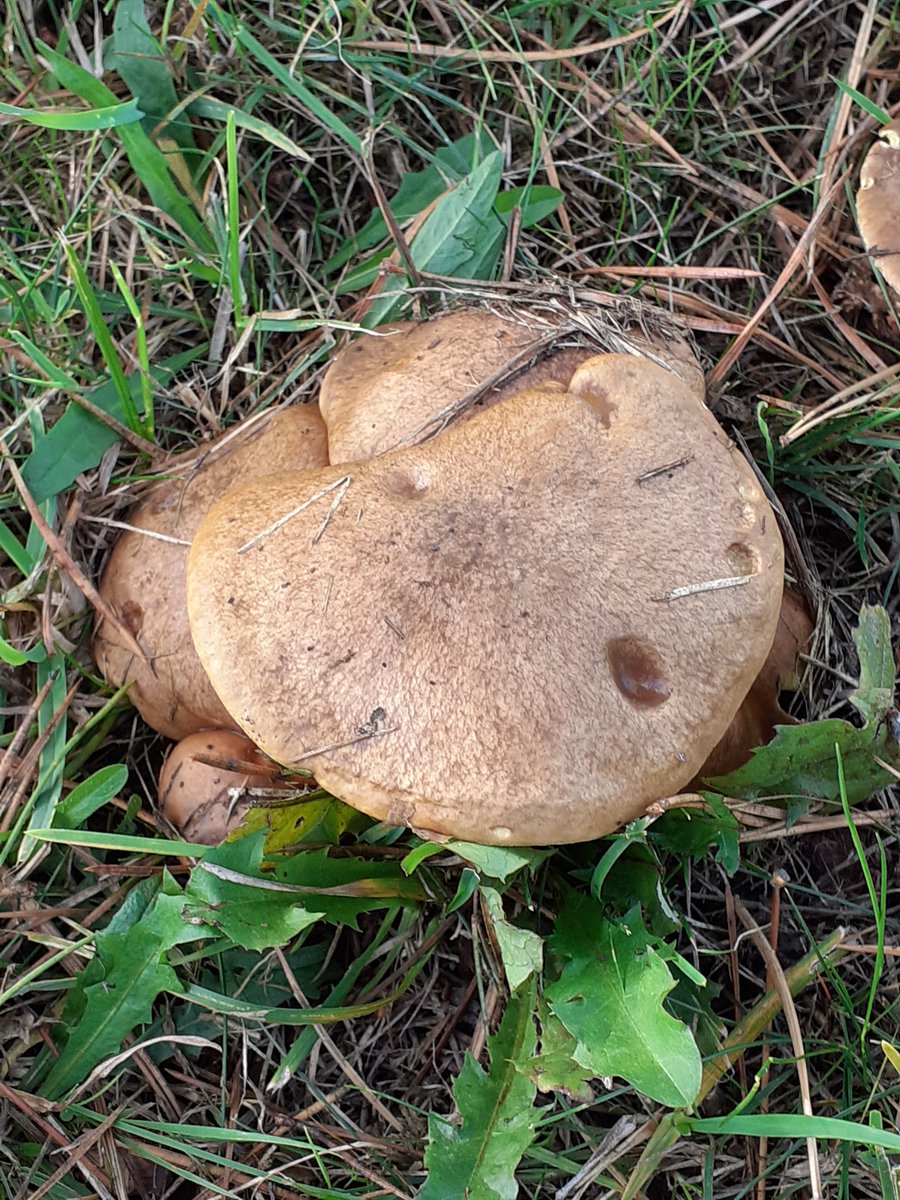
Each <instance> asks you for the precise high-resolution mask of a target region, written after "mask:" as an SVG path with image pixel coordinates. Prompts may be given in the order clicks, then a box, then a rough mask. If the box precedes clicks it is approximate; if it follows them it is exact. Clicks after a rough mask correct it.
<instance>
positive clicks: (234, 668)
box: [98, 309, 783, 845]
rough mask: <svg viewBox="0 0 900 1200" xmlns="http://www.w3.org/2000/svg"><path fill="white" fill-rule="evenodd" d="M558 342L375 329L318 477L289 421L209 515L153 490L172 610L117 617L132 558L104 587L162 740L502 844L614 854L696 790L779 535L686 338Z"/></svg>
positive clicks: (178, 496) (452, 323)
mask: <svg viewBox="0 0 900 1200" xmlns="http://www.w3.org/2000/svg"><path fill="white" fill-rule="evenodd" d="M567 334H568V335H570V334H571V330H568V331H566V330H560V329H559V328H554V327H553V324H552V322H546V323H545V324H544V325H541V326H537V327H536V326H535V323H534V322H533V321H532V322H530V323H526V322H525V321H523V320H522V318H521V317H520V316H519V315H518V314H514V313H513V314H511V313H510V312H508V311H504V312H499V313H498V312H488V311H485V310H481V309H478V310H463V311H457V312H453V313H450V314H448V315H445V316H443V317H439V318H437V319H435V320H433V321H430V322H424V323H418V324H412V323H407V324H403V325H400V326H392V327H388V328H387V329H385V330H379V331H376V333H375V334H374V335H368V336H367V337H366V338H365V339H363V340H359V341H356V342H352V343H351V344H350V345H349V346H348V347H346V348H345V349H344V350H343V351H342V352H341V353H340V354H339V355H338V356H337V357H336V359H335V361H334V362H333V364H332V366H331V367H330V368H329V371H328V373H327V375H326V377H325V380H324V383H323V387H322V391H321V397H320V404H321V412H322V417H323V418H324V428H325V429H326V430H327V459H328V461H329V464H330V465H325V464H324V459H325V457H326V446H325V443H324V440H323V437H322V436H320V435H318V434H312V433H311V432H310V431H309V430H307V433H306V434H305V435H304V436H303V438H301V439H300V443H299V445H297V446H291V445H289V444H288V443H289V440H290V439H289V437H288V434H287V432H284V433H281V432H280V431H277V430H276V434H275V437H276V441H277V446H276V445H275V443H274V442H273V448H272V451H271V452H269V451H268V450H267V451H265V452H263V451H261V450H260V451H259V454H258V462H260V463H262V470H261V471H260V470H258V469H256V468H253V469H251V468H250V467H249V466H247V465H246V464H245V463H244V461H243V460H238V459H236V458H235V457H234V456H235V455H236V454H238V453H239V451H238V450H237V449H235V450H233V451H232V452H231V455H230V456H229V457H230V459H231V461H232V463H234V464H235V466H234V467H233V468H232V469H230V470H229V469H228V468H224V474H223V481H224V482H225V484H226V486H225V487H223V488H222V491H223V492H224V494H223V495H221V498H215V497H214V496H213V491H214V490H215V489H214V488H213V487H212V485H211V486H210V488H209V489H208V490H207V489H205V488H204V489H202V495H201V489H199V488H197V486H196V480H197V477H196V476H195V477H194V479H193V483H192V484H188V486H187V487H185V482H186V480H185V476H184V474H183V473H181V474H180V475H179V479H178V481H177V482H176V481H170V482H169V483H167V484H166V485H164V488H163V489H162V496H163V500H164V504H163V505H162V508H163V511H164V512H165V513H166V514H172V513H174V512H177V513H178V514H180V515H179V520H180V522H181V524H178V523H176V522H175V519H174V517H172V516H169V517H168V518H167V521H166V523H165V528H164V532H166V533H169V531H170V530H172V531H174V536H177V537H180V538H181V539H182V542H188V541H190V542H191V546H190V552H189V555H188V554H187V547H186V546H185V545H183V544H181V543H178V544H177V545H176V546H174V547H173V545H172V543H164V545H165V548H166V553H167V554H169V553H171V554H173V557H172V558H171V559H169V560H168V567H167V568H166V569H167V570H168V572H169V580H170V586H169V588H168V592H167V595H166V599H165V602H164V604H165V609H166V612H165V613H161V615H160V616H159V617H156V616H154V618H153V621H152V623H151V622H150V619H149V618H148V616H147V615H146V614H147V597H148V593H149V583H148V581H147V580H145V581H144V582H145V584H147V586H142V585H141V584H140V583H139V584H138V585H137V586H136V588H135V590H134V592H133V594H129V597H128V598H127V599H128V600H129V601H130V603H132V604H136V605H138V606H139V608H140V610H141V614H142V617H141V619H140V620H128V612H129V609H128V608H127V602H126V600H124V599H123V592H122V591H121V583H120V582H117V581H116V579H115V578H114V577H113V575H112V572H113V571H114V569H115V570H116V573H117V575H118V574H120V572H118V564H117V562H116V558H117V556H118V558H119V559H120V560H121V561H124V560H125V559H126V556H127V557H128V561H130V562H131V563H132V564H134V563H138V562H141V561H142V553H141V549H142V547H141V545H140V544H136V545H135V547H134V548H133V549H132V550H131V551H128V550H124V551H123V550H121V549H120V548H117V551H116V552H115V554H114V556H113V560H111V563H110V567H109V568H108V571H107V577H106V578H105V579H104V590H105V595H106V598H107V600H108V601H109V602H110V603H112V604H113V606H114V607H115V608H116V609H117V611H118V612H119V613H120V614H122V615H124V616H125V617H126V620H128V624H129V628H131V630H132V632H133V633H134V634H135V636H136V638H137V639H138V642H139V643H140V644H141V645H142V646H145V647H146V649H147V651H148V659H149V664H150V665H149V668H147V669H144V673H143V675H141V676H140V678H139V677H138V675H137V674H136V672H138V671H139V668H138V666H137V665H136V664H134V663H133V662H131V663H130V664H129V668H128V669H129V670H130V671H131V672H132V673H133V674H134V678H135V688H134V689H133V690H134V691H136V692H137V693H138V694H137V695H136V696H135V699H136V701H139V702H140V701H141V700H143V701H144V704H145V707H144V708H143V709H142V712H144V715H145V716H147V719H148V720H149V721H150V723H151V724H153V723H154V722H153V721H152V720H151V719H150V715H148V711H146V710H148V706H147V704H146V696H147V695H148V694H149V692H150V690H151V686H150V685H151V682H152V683H154V684H155V683H159V684H160V685H161V686H162V691H163V692H166V689H168V693H167V695H166V698H165V700H164V701H163V703H162V704H161V705H159V706H158V710H157V711H161V712H162V713H163V719H164V720H165V721H166V726H165V728H164V729H163V731H164V732H167V733H169V734H170V736H183V735H184V733H185V732H189V731H191V730H188V729H187V726H188V725H190V724H191V721H193V722H195V723H194V726H193V729H194V730H196V729H197V728H202V727H203V723H208V724H214V725H219V726H223V725H224V726H228V727H231V728H232V729H239V730H241V731H243V733H244V734H245V735H246V736H247V737H248V738H249V739H250V742H251V743H252V745H253V746H255V747H258V748H259V749H260V750H261V751H262V752H263V753H264V754H265V755H267V756H269V758H271V759H272V760H274V762H275V763H278V764H280V765H281V766H283V767H285V768H288V769H290V770H298V769H299V770H305V771H309V772H311V773H312V775H313V776H314V777H315V779H316V780H317V781H318V783H319V784H320V785H321V786H323V787H325V788H326V789H328V790H329V791H330V792H332V793H333V794H334V795H336V796H338V797H340V798H341V799H343V800H345V801H347V802H348V803H349V804H352V805H354V806H355V807H357V808H360V809H362V810H363V811H365V812H367V813H369V814H371V815H372V816H374V817H376V818H379V819H383V820H386V821H389V822H392V823H395V824H403V825H407V826H410V827H412V828H414V829H416V830H417V831H419V832H421V833H423V834H425V835H427V836H432V837H446V836H454V837H461V838H466V839H468V840H471V841H477V842H483V843H494V844H502V843H506V844H513V845H528V844H544V843H552V842H572V841H580V840H586V839H589V838H593V837H597V836H600V835H602V834H604V833H608V832H609V831H611V830H612V829H614V828H616V826H618V825H620V824H621V823H623V822H624V821H627V820H630V819H632V818H633V817H635V816H637V815H639V814H640V813H641V812H643V811H644V810H645V809H646V808H647V807H648V805H650V804H651V803H653V802H654V801H656V800H659V799H662V798H664V797H666V796H669V795H672V794H673V793H675V792H677V791H679V790H681V789H682V788H683V787H684V786H685V785H686V784H687V783H688V782H689V781H690V780H691V779H692V778H694V777H695V776H696V775H697V774H698V773H700V772H702V771H703V770H704V764H705V762H706V761H707V759H708V758H709V756H710V755H712V754H713V752H714V751H716V748H717V746H718V745H719V743H720V742H722V741H723V739H726V741H727V738H728V733H729V727H730V726H731V725H732V722H733V721H735V719H737V721H738V723H740V720H741V717H740V715H739V714H740V711H741V710H742V705H745V704H746V703H749V698H748V694H749V693H751V690H752V688H753V685H754V681H756V680H757V679H758V678H763V677H764V676H765V670H764V669H765V666H766V663H767V658H768V656H769V655H770V651H771V650H772V648H773V639H774V637H775V632H776V627H777V626H778V623H779V614H780V612H781V604H782V582H783V550H782V543H781V538H780V535H779V532H778V527H777V523H776V520H775V517H774V514H773V512H772V510H771V508H770V507H769V505H768V502H767V501H766V499H765V496H764V495H763V492H762V490H761V488H760V486H759V484H758V483H757V481H756V479H755V477H754V474H753V472H752V470H751V468H750V467H749V466H748V464H747V463H746V461H745V460H744V459H743V457H742V456H741V455H740V453H739V452H738V451H737V449H736V447H735V446H734V445H733V444H732V443H731V442H730V441H729V440H728V438H727V437H726V436H725V434H724V432H723V431H722V430H721V428H720V427H719V426H718V424H717V422H716V421H715V419H714V418H713V417H712V415H711V414H710V413H709V411H708V410H707V408H706V407H705V404H704V403H703V390H702V373H701V372H700V369H699V366H698V365H697V364H696V361H695V360H694V359H693V357H692V355H691V354H690V352H689V351H688V349H687V347H686V346H685V345H684V343H681V342H678V341H675V342H673V341H672V340H671V339H662V338H659V337H657V336H654V335H648V334H647V333H646V332H645V331H641V330H636V331H633V333H632V334H631V335H630V336H629V337H627V338H624V339H623V338H622V337H619V336H618V335H617V340H615V341H613V342H612V343H611V344H607V345H601V346H598V345H597V344H596V342H591V341H590V339H587V338H584V337H580V338H579V337H572V336H567ZM626 348H627V350H628V352H627V353H623V352H618V353H616V352H610V351H614V350H616V349H618V350H620V351H621V350H623V349H626ZM598 350H603V351H606V352H604V353H598ZM292 412H296V410H293V409H291V410H287V412H285V413H283V414H281V419H284V418H285V417H287V416H288V414H289V413H292ZM313 414H315V409H307V419H308V420H311V419H312V416H313ZM316 419H318V418H317V416H316ZM261 442H262V434H260V436H259V439H258V442H257V446H259V445H260V444H261ZM304 454H307V455H309V458H310V460H311V461H310V460H307V461H304ZM206 469H207V470H212V467H211V466H209V467H207V468H206ZM240 485H243V486H240ZM192 487H193V488H194V497H193V499H194V500H196V502H197V503H196V506H192V505H191V503H190V500H191V489H192ZM151 499H152V498H151ZM156 503H157V509H159V508H160V502H159V497H158V496H157V502H156ZM148 519H149V518H148V516H147V514H145V513H143V512H139V513H138V514H135V517H134V518H133V524H135V525H136V526H139V527H140V528H142V529H147V528H148V526H147V525H146V524H145V523H144V522H145V521H147V520H148ZM157 519H158V520H159V519H161V518H157ZM154 528H155V529H157V531H159V530H160V527H159V525H157V526H154ZM140 536H141V535H139V534H129V535H127V537H129V538H132V537H138V538H139V537H140ZM123 540H124V539H123ZM153 553H154V554H159V553H161V551H160V550H159V549H158V548H154V550H153ZM186 555H187V559H186V566H185V556H186ZM185 579H186V585H185ZM185 594H186V612H187V617H188V618H189V622H190V636H189V637H188V636H186V635H185V633H184V631H185V630H186V624H185V617H184V612H185V603H184V596H185ZM176 609H177V610H178V611H177V613H176ZM131 611H134V610H131ZM167 620H168V622H169V626H170V628H171V629H172V630H173V631H174V633H175V635H176V636H177V642H176V639H175V637H169V638H167V636H166V635H165V633H164V631H165V629H166V621H167ZM148 631H149V633H148ZM110 638H111V635H110V634H109V633H106V632H104V631H103V630H102V629H101V636H100V637H99V639H98V653H100V651H99V646H100V645H102V644H103V643H107V645H108V642H109V640H110ZM102 653H103V656H104V657H103V659H102V660H101V665H102V666H103V667H104V670H106V671H107V674H108V677H110V678H113V679H114V681H115V682H119V681H120V679H121V678H122V677H123V670H122V666H121V663H122V662H123V659H122V658H121V657H120V658H118V659H117V661H118V663H119V666H118V667H116V668H115V672H116V673H113V669H112V668H110V667H109V665H108V664H109V663H110V662H112V661H113V657H114V656H113V654H112V652H111V651H110V650H109V648H107V649H105V650H104V651H102ZM123 653H124V651H123V650H122V649H121V648H117V649H116V654H117V655H121V654H123ZM179 664H180V665H179ZM148 672H149V677H148ZM761 672H762V673H763V675H762V676H761ZM770 674H771V671H770ZM776 674H783V671H781V669H780V668H777V669H776ZM187 676H190V679H191V684H192V687H194V688H196V687H197V686H198V685H199V686H201V688H202V689H203V690H204V695H205V689H207V688H209V689H210V692H211V694H212V696H213V703H212V704H209V703H207V702H206V701H207V700H208V696H207V697H206V699H205V700H204V703H202V704H201V703H199V702H198V701H196V700H195V699H193V698H190V699H189V698H187V697H193V696H194V695H195V692H186V691H185V687H184V685H185V681H186V677H187ZM772 678H774V676H772ZM757 686H759V685H757ZM766 686H774V685H766ZM188 714H189V719H188ZM223 714H224V715H223ZM152 715H154V716H155V715H156V714H155V713H154V714H152ZM177 718H185V719H177ZM198 720H199V721H200V722H201V724H200V725H197V724H196V721H198ZM744 725H745V726H746V725H747V721H746V719H745V720H744ZM155 727H156V728H162V726H161V724H159V723H157V724H156V725H155ZM736 736H737V741H738V742H740V741H741V740H742V738H743V736H744V734H743V733H739V734H738V735H736ZM734 741H735V735H734V733H733V731H732V743H733V742H734ZM722 753H723V754H726V757H727V755H730V756H731V757H732V758H734V757H735V754H736V753H737V756H738V757H740V754H741V749H740V747H737V749H736V747H735V745H734V744H732V745H730V746H727V747H726V748H725V749H724V750H723V751H722ZM744 756H746V752H744ZM241 757H242V758H243V759H244V764H243V765H244V766H245V767H246V766H247V764H248V763H249V762H253V761H256V760H255V759H252V758H251V756H250V755H248V754H244V755H242V756H241ZM712 761H724V759H720V760H712Z"/></svg>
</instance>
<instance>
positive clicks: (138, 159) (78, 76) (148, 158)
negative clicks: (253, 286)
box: [41, 45, 215, 278]
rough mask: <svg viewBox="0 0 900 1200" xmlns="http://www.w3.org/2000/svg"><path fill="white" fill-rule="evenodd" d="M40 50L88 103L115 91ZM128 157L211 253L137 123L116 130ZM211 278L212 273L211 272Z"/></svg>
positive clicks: (208, 238) (203, 231) (110, 97)
mask: <svg viewBox="0 0 900 1200" xmlns="http://www.w3.org/2000/svg"><path fill="white" fill-rule="evenodd" d="M41 53H42V54H43V55H44V57H45V58H46V60H47V62H48V63H49V65H50V69H51V70H52V71H53V73H54V75H55V76H56V77H57V79H58V80H59V82H60V83H61V84H62V86H63V87H65V88H68V90H69V91H70V92H74V93H75V95H76V96H80V97H81V98H82V100H86V101H87V102H88V103H89V104H95V105H108V104H110V103H111V102H113V101H114V100H115V98H116V97H115V95H114V94H113V92H111V91H110V90H109V88H107V87H106V86H105V85H104V84H102V83H101V82H100V80H99V79H95V78H94V76H93V75H91V74H90V72H89V71H85V70H84V69H83V68H82V67H79V66H77V65H76V64H75V63H73V62H70V61H69V60H68V59H67V58H64V57H63V55H61V54H58V53H57V52H56V51H55V50H53V49H51V47H50V46H45V45H42V46H41ZM117 132H118V135H119V137H120V138H121V139H122V145H123V146H124V148H125V153H126V154H127V155H128V161H129V162H130V163H131V166H132V168H133V169H134V171H135V173H136V175H137V177H138V178H139V179H140V181H141V183H142V184H143V185H144V187H145V188H146V189H147V192H148V194H149V196H150V199H151V200H152V201H153V203H154V204H155V205H156V207H157V208H159V209H161V211H162V212H164V213H165V214H166V216H168V217H170V218H171V220H172V221H174V223H175V224H176V225H177V226H178V227H179V228H180V229H181V230H182V231H183V232H184V233H185V234H186V235H187V237H188V238H190V240H191V241H192V242H193V243H194V245H195V246H197V248H198V249H199V250H201V251H202V252H203V253H204V254H213V253H214V251H215V242H214V241H213V237H212V234H211V233H210V232H209V230H208V229H207V228H206V226H205V225H204V224H203V222H202V221H201V220H200V218H199V217H198V216H197V213H196V211H195V210H194V208H193V206H192V205H191V203H190V201H189V200H188V199H187V198H186V197H185V196H184V194H183V193H182V192H181V191H180V190H179V188H178V187H177V186H176V184H175V181H174V179H173V177H172V173H171V171H170V170H169V166H168V163H167V162H166V156H165V155H164V154H163V153H162V151H161V150H159V149H158V147H156V146H155V145H154V144H153V142H152V141H151V140H150V138H149V137H148V136H147V134H146V132H145V131H144V129H142V128H141V126H140V125H139V124H135V125H126V126H122V127H121V128H119V129H118V130H117ZM213 278H215V275H213Z"/></svg>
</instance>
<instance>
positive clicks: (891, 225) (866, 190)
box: [856, 121, 900, 292]
mask: <svg viewBox="0 0 900 1200" xmlns="http://www.w3.org/2000/svg"><path fill="white" fill-rule="evenodd" d="M878 137H879V140H878V141H877V142H875V144H874V145H873V146H872V149H871V150H870V151H869V153H868V154H867V155H866V158H865V161H864V162H863V165H862V168H861V170H860V173H859V191H858V192H857V195H856V215H857V218H858V221H859V231H860V233H861V234H862V239H863V241H864V242H865V244H866V249H867V250H868V251H869V253H870V254H871V256H872V258H873V260H874V262H875V263H876V264H877V266H878V269H879V270H880V271H881V273H882V275H884V277H885V279H886V280H887V281H888V283H889V284H890V285H891V287H892V288H894V290H895V291H897V292H900V121H892V122H891V123H890V125H885V127H884V128H883V129H881V130H880V131H879V135H878Z"/></svg>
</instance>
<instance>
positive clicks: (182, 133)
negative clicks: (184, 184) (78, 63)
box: [105, 0, 194, 150]
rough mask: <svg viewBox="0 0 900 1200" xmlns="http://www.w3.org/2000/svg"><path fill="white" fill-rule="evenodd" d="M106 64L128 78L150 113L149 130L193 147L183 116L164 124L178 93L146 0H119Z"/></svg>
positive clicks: (146, 124) (131, 87)
mask: <svg viewBox="0 0 900 1200" xmlns="http://www.w3.org/2000/svg"><path fill="white" fill-rule="evenodd" d="M105 66H106V68H107V70H109V71H115V72H116V73H117V74H118V75H119V76H120V77H121V78H122V79H124V80H125V83H126V84H127V85H128V90H129V91H130V92H131V94H132V96H134V98H135V100H136V101H137V103H138V104H139V105H140V106H141V108H142V109H143V110H144V112H145V113H146V114H147V117H148V120H147V121H145V123H144V128H145V130H146V131H147V133H148V134H149V133H151V132H153V133H154V136H155V137H157V138H158V137H159V136H160V134H163V135H164V136H168V137H171V138H174V140H175V141H176V142H177V143H178V145H179V146H180V147H181V148H182V149H183V150H193V149H194V137H193V134H192V133H191V128H190V125H188V124H187V123H186V122H185V121H184V120H183V119H182V120H180V121H179V120H176V121H172V122H168V121H166V122H165V123H164V124H163V122H164V118H165V117H166V116H167V115H168V114H169V113H170V112H172V111H173V110H174V109H175V108H177V106H178V96H177V94H176V92H175V84H174V83H173V82H172V76H171V75H170V74H169V69H168V67H167V66H166V61H165V58H164V56H163V53H162V50H161V49H160V45H159V42H158V41H157V40H156V38H155V37H154V36H153V32H152V30H151V29H150V26H149V24H148V23H147V15H146V13H145V11H144V0H117V3H116V7H115V10H114V12H113V32H112V37H111V38H110V41H109V46H108V49H107V53H106V61H105ZM161 126H162V127H161Z"/></svg>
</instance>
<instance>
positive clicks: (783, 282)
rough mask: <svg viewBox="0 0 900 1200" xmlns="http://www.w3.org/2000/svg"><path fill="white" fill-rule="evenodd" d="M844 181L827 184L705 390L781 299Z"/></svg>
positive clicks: (717, 380) (721, 377)
mask: <svg viewBox="0 0 900 1200" xmlns="http://www.w3.org/2000/svg"><path fill="white" fill-rule="evenodd" d="M845 178H846V172H845V173H844V174H843V175H841V176H840V178H838V179H836V180H835V181H834V183H833V184H832V185H831V187H830V188H829V190H828V194H827V195H826V196H825V198H824V200H823V203H822V204H821V205H820V206H819V209H818V210H817V212H816V213H815V215H814V216H813V218H812V220H811V221H810V222H809V224H808V225H807V226H806V229H804V231H803V233H802V234H801V236H800V238H799V239H798V241H797V245H796V246H795V247H794V249H793V252H792V253H791V256H790V258H789V259H788V260H787V262H786V263H785V265H784V269H783V270H782V272H781V274H780V275H779V276H778V278H777V279H776V280H775V283H774V284H773V286H772V290H771V291H770V292H769V294H768V295H767V296H766V298H765V300H763V302H762V304H760V306H759V308H758V309H757V310H756V312H755V313H754V314H753V316H752V317H751V318H750V320H749V321H748V322H747V324H746V325H745V326H744V328H743V329H742V330H741V332H740V333H739V334H738V336H737V337H736V338H735V339H734V341H733V342H732V343H731V345H730V346H729V347H728V349H727V350H726V351H725V353H724V354H723V355H722V357H721V358H720V359H719V361H718V362H717V363H716V365H715V366H714V367H713V369H712V370H711V371H710V373H709V375H708V376H707V379H706V386H707V388H708V389H709V391H711V392H712V391H715V390H716V389H717V388H720V387H721V386H722V384H723V383H724V381H725V378H726V377H727V375H728V373H729V372H730V371H731V368H732V367H733V366H734V364H735V363H736V362H737V360H738V359H739V358H740V356H741V355H742V354H743V352H744V350H745V349H746V346H747V343H748V342H749V341H750V339H751V338H752V337H753V334H754V333H755V331H756V327H757V326H758V325H759V324H760V322H761V321H762V319H763V317H764V316H765V315H766V313H767V312H768V311H769V309H770V308H771V307H772V306H773V304H774V303H775V301H776V300H778V298H779V297H780V296H781V293H782V292H783V291H784V289H785V288H786V287H787V285H788V283H789V282H790V280H791V279H792V278H793V276H794V272H795V271H796V270H797V268H798V267H799V266H800V263H801V262H802V260H803V255H804V254H805V252H806V248H807V246H809V245H810V244H811V243H812V240H813V237H814V235H815V233H816V230H817V229H818V228H819V226H820V225H821V224H822V222H823V221H824V219H825V216H826V214H827V213H828V211H829V206H830V204H831V202H832V201H833V200H834V198H835V196H836V195H837V193H838V190H839V189H840V188H841V187H843V185H844V180H845Z"/></svg>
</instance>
